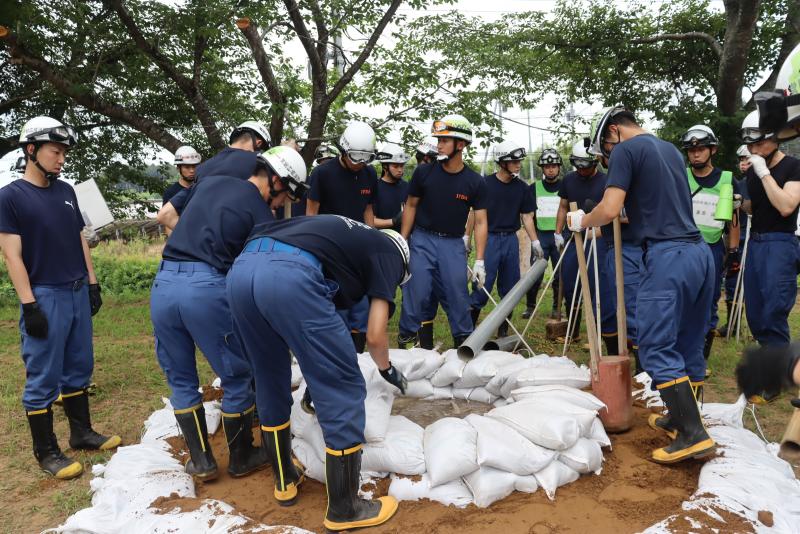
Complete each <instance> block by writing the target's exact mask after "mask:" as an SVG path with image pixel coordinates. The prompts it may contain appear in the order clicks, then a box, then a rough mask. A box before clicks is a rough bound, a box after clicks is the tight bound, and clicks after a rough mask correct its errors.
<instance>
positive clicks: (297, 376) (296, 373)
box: [292, 363, 303, 388]
mask: <svg viewBox="0 0 800 534" xmlns="http://www.w3.org/2000/svg"><path fill="white" fill-rule="evenodd" d="M302 382H303V373H302V371H300V366H299V365H297V364H296V363H294V364H292V387H293V388H297V387H300V384H301V383H302Z"/></svg>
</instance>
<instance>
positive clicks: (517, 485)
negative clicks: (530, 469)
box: [514, 475, 539, 493]
mask: <svg viewBox="0 0 800 534" xmlns="http://www.w3.org/2000/svg"><path fill="white" fill-rule="evenodd" d="M537 489H539V483H538V482H536V477H535V476H534V475H528V476H524V477H520V476H518V477H517V480H515V481H514V490H515V491H521V492H522V493H535V492H536V490H537Z"/></svg>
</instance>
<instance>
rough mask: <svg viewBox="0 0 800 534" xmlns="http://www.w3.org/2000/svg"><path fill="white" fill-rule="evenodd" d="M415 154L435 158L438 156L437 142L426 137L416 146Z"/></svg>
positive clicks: (433, 138) (431, 137)
mask: <svg viewBox="0 0 800 534" xmlns="http://www.w3.org/2000/svg"><path fill="white" fill-rule="evenodd" d="M417 152H419V153H420V154H422V155H423V156H428V157H431V158H435V157H436V156H438V155H439V141H438V140H437V139H436V138H435V137H433V136H430V137H426V138H425V139H424V140H423V141H422V142H421V143H420V144H419V145H417ZM418 163H419V162H418Z"/></svg>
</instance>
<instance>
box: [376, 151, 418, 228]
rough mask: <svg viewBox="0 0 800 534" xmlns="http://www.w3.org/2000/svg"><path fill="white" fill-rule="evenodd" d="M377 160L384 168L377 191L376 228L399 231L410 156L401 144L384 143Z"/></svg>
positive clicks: (405, 194)
mask: <svg viewBox="0 0 800 534" xmlns="http://www.w3.org/2000/svg"><path fill="white" fill-rule="evenodd" d="M375 160H376V161H377V162H378V163H380V164H381V170H382V174H381V177H380V179H378V183H377V189H376V191H375V193H376V194H375V206H374V209H373V211H374V212H375V228H392V229H394V230H395V231H398V232H399V231H400V222H401V221H402V218H403V206H404V205H405V203H406V197H408V182H406V181H405V180H403V172H404V171H405V167H406V162H408V160H409V156H408V154H406V152H405V151H404V150H403V148H402V147H401V146H400V145H397V144H395V143H384V145H383V146H382V147H381V149H380V150H379V151H378V153H377V155H376V156H375Z"/></svg>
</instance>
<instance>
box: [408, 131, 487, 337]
mask: <svg viewBox="0 0 800 534" xmlns="http://www.w3.org/2000/svg"><path fill="white" fill-rule="evenodd" d="M431 134H432V135H433V137H436V138H437V143H438V144H437V148H438V151H439V155H438V156H437V158H436V159H437V161H436V162H435V163H432V164H430V165H419V166H417V168H416V169H415V170H414V174H413V175H412V177H411V183H410V184H409V189H408V201H407V202H406V207H405V209H404V210H403V223H402V230H401V233H402V234H403V237H405V238H406V239H408V236H409V235H410V234H411V231H412V229H413V230H414V234H413V238H412V239H411V257H412V261H411V272H412V273H413V275H414V276H413V277H412V278H411V281H410V282H409V283H408V284H406V286H405V288H404V290H403V310H402V315H401V318H400V320H401V321H402V323H403V324H406V325H418V324H421V322H422V321H423V320H426V319H428V318H429V317H428V316H427V314H428V313H429V312H430V308H429V305H430V302H431V295H432V293H433V292H434V291H435V290H436V288H437V287H438V288H439V289H440V290H441V292H442V294H443V295H444V297H445V301H446V303H447V304H446V307H445V312H446V313H447V319H448V321H449V323H450V333H451V335H452V336H453V344H454V346H456V347H458V346H460V345H461V344H462V343H463V342H464V340H465V339H467V337H469V335H470V334H471V333H472V330H473V325H472V320H471V318H470V313H469V308H470V299H469V289H468V287H467V278H466V276H465V273H466V272H467V250H466V249H467V246H466V245H465V242H468V236H466V235H465V231H466V225H467V218H468V217H469V214H470V209H472V210H473V213H474V219H475V258H476V259H475V263H474V265H473V268H472V273H473V278H474V279H475V281H477V283H478V286H479V287H481V286H483V284H484V282H485V280H486V268H485V267H484V251H485V250H486V241H487V236H488V223H487V217H486V183H485V182H484V180H483V177H482V176H481V175H480V174H478V173H477V172H475V171H473V170H472V169H470V168H469V167H468V166H467V165H466V164H465V163H464V150H466V148H467V147H468V146H469V145H470V143H472V124H470V122H469V121H468V120H467V119H466V118H464V117H463V116H461V115H447V116H446V117H444V118H442V119H441V120H436V121H434V122H433V128H432V132H431Z"/></svg>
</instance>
